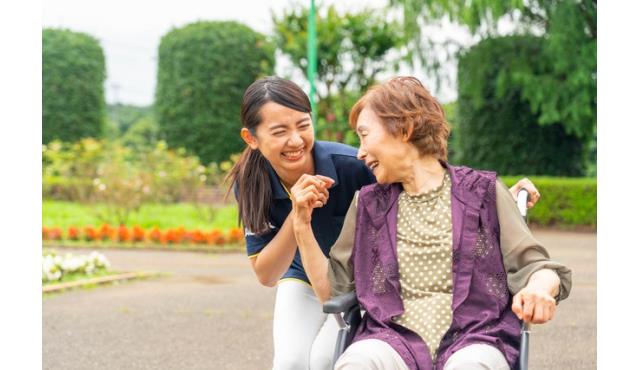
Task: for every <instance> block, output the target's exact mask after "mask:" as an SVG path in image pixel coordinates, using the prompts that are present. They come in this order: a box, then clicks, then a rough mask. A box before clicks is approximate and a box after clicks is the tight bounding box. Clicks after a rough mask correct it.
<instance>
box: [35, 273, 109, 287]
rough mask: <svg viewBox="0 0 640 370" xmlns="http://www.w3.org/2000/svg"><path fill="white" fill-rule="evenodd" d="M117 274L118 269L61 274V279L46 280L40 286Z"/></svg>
mask: <svg viewBox="0 0 640 370" xmlns="http://www.w3.org/2000/svg"><path fill="white" fill-rule="evenodd" d="M118 274H120V272H118V271H107V270H100V271H96V272H94V273H93V274H91V275H87V274H84V273H74V274H65V275H63V276H62V279H60V280H56V281H47V282H45V283H42V286H49V285H54V284H61V283H68V282H70V281H78V280H86V279H93V278H98V277H104V276H111V275H118Z"/></svg>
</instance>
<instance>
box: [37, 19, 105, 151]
mask: <svg viewBox="0 0 640 370" xmlns="http://www.w3.org/2000/svg"><path fill="white" fill-rule="evenodd" d="M105 77H106V72H105V59H104V54H103V52H102V47H101V46H100V43H99V42H98V40H96V39H95V38H93V37H92V36H90V35H87V34H85V33H79V32H73V31H70V30H62V29H50V28H45V29H44V30H43V31H42V142H43V143H49V142H50V141H52V140H54V139H60V140H63V141H75V140H78V139H81V138H84V137H100V136H102V134H103V130H104V125H105V118H106V117H105V102H104V80H105Z"/></svg>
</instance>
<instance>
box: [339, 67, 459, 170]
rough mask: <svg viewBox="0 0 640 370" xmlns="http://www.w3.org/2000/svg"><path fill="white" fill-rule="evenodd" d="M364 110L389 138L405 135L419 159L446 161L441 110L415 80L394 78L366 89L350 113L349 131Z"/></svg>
mask: <svg viewBox="0 0 640 370" xmlns="http://www.w3.org/2000/svg"><path fill="white" fill-rule="evenodd" d="M365 107H368V108H369V109H371V110H373V112H374V113H375V114H376V115H377V116H378V117H380V119H381V120H382V123H383V126H384V127H385V129H386V130H387V132H389V133H390V134H391V135H394V136H396V135H399V134H409V142H410V143H412V144H413V145H414V146H415V147H416V148H418V151H419V152H420V154H421V155H433V156H435V157H436V158H437V159H441V160H446V159H447V141H448V139H449V124H448V123H447V121H446V119H445V117H444V110H443V109H442V106H441V105H440V103H438V101H437V100H436V99H435V98H434V97H433V96H431V94H430V93H429V91H427V89H426V88H425V87H424V86H423V85H422V83H421V82H420V81H419V80H418V79H417V78H415V77H395V78H392V79H390V80H389V81H387V82H385V83H383V84H380V85H375V86H372V87H371V88H369V90H367V93H366V94H364V96H363V97H362V98H360V100H358V101H357V102H356V104H355V105H354V106H353V108H352V109H351V114H349V124H350V125H351V128H353V129H355V128H356V122H357V121H358V116H359V115H360V113H361V112H362V110H363V109H364V108H365Z"/></svg>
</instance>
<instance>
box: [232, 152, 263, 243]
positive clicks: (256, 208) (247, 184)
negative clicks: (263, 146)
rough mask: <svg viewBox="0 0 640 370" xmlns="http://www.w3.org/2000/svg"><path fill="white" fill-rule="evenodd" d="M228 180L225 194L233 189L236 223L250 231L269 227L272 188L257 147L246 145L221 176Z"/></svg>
mask: <svg viewBox="0 0 640 370" xmlns="http://www.w3.org/2000/svg"><path fill="white" fill-rule="evenodd" d="M229 180H231V181H230V185H229V189H228V190H227V195H226V197H228V196H229V193H230V192H231V189H234V191H235V194H236V200H237V201H238V223H241V224H242V225H243V226H244V227H245V228H247V229H248V230H249V231H251V232H252V233H256V234H264V233H265V232H267V231H269V211H270V206H271V194H272V190H271V181H270V179H269V162H268V161H267V159H266V158H265V157H264V156H263V155H262V154H261V153H260V151H258V150H253V149H251V148H250V147H248V146H247V148H246V149H245V150H244V151H243V152H242V155H241V156H240V159H239V160H238V162H236V164H235V165H234V166H233V168H232V169H231V171H230V172H229V174H228V175H227V177H226V178H225V182H226V181H229ZM226 197H225V198H226Z"/></svg>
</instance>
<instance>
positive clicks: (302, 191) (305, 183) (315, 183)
mask: <svg viewBox="0 0 640 370" xmlns="http://www.w3.org/2000/svg"><path fill="white" fill-rule="evenodd" d="M331 184H333V179H331V178H329V177H325V176H322V175H315V176H312V175H306V174H305V175H302V176H300V178H299V179H298V181H297V182H296V183H295V184H294V185H293V186H292V187H291V207H292V210H293V215H294V222H300V223H310V222H311V214H312V212H313V209H314V208H320V207H323V206H324V205H325V204H327V200H328V199H329V190H327V189H328V188H329V186H331Z"/></svg>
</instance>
